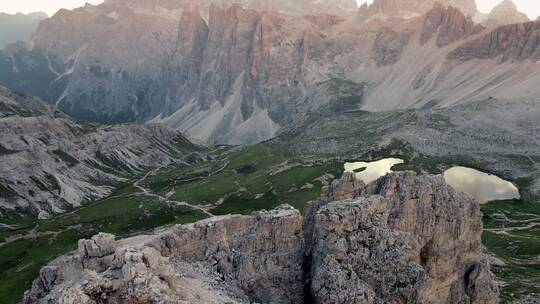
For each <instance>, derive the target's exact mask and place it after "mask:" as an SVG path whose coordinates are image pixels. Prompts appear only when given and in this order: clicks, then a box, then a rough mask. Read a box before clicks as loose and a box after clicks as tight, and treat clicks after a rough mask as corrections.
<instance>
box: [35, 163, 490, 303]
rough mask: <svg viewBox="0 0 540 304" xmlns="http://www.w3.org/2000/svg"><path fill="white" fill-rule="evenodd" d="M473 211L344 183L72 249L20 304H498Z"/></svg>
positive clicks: (409, 179)
mask: <svg viewBox="0 0 540 304" xmlns="http://www.w3.org/2000/svg"><path fill="white" fill-rule="evenodd" d="M481 233H482V223H481V213H480V208H479V203H478V202H477V201H475V200H474V199H472V198H470V197H469V196H467V195H465V194H463V193H460V192H457V191H455V190H454V189H453V188H451V187H450V186H448V185H446V184H445V183H444V180H443V178H442V177H440V176H418V175H416V174H415V173H413V172H400V173H392V174H389V175H387V176H385V177H382V178H380V179H379V180H377V181H375V182H373V183H371V184H369V185H365V184H364V183H362V182H361V181H358V180H356V179H355V177H354V175H353V174H345V175H344V177H343V178H342V179H341V180H339V181H335V182H334V183H333V184H332V185H331V186H329V187H327V188H325V189H324V191H323V193H322V195H321V197H320V198H319V199H318V200H316V201H313V202H311V203H310V204H309V205H308V207H307V208H306V211H305V214H304V216H302V215H301V214H300V212H299V211H297V210H296V209H293V208H292V207H290V206H287V205H284V206H280V207H278V208H277V209H275V210H272V211H260V212H256V213H253V214H252V215H250V216H238V215H230V216H222V217H215V218H211V219H207V220H204V221H201V222H198V223H194V224H190V225H178V226H175V227H172V228H166V229H162V230H159V231H156V232H155V233H154V234H151V235H141V236H137V237H132V238H129V239H125V240H120V241H117V240H115V238H114V236H112V235H109V234H99V235H97V236H94V237H93V238H92V239H90V240H81V241H80V242H79V248H78V250H77V251H76V252H75V253H73V254H70V255H66V256H63V257H60V258H58V259H56V260H55V261H53V262H52V263H51V264H50V265H48V266H46V267H44V268H43V269H42V270H41V273H40V276H39V278H37V279H36V280H35V281H34V284H33V286H32V289H31V290H29V291H28V292H27V293H26V295H25V303H498V302H499V300H498V294H499V291H498V288H497V285H496V283H495V281H494V277H493V275H492V274H491V272H490V270H489V265H488V262H487V259H486V258H484V256H483V254H482V244H481V239H480V237H481Z"/></svg>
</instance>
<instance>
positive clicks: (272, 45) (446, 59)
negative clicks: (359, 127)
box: [0, 0, 540, 144]
mask: <svg viewBox="0 0 540 304" xmlns="http://www.w3.org/2000/svg"><path fill="white" fill-rule="evenodd" d="M285 2H286V4H284V5H276V6H275V7H278V8H280V9H279V10H278V11H270V10H265V9H267V8H268V6H265V3H266V2H264V1H246V2H245V3H242V5H244V6H242V5H240V4H234V5H229V4H228V2H223V1H202V2H193V1H188V0H185V1H166V0H159V1H153V2H152V3H151V4H150V2H148V1H143V0H139V1H129V2H126V1H123V0H109V1H106V2H105V3H103V4H101V5H97V6H93V5H87V6H85V7H83V8H79V9H75V10H73V11H68V10H61V11H59V12H58V13H57V14H56V15H55V16H53V17H52V18H50V19H47V20H45V21H43V22H41V24H40V26H39V27H38V29H37V31H36V32H35V34H34V35H33V38H32V39H31V41H30V42H29V43H27V44H25V45H23V44H18V45H11V46H10V47H8V48H7V49H6V50H5V51H3V52H2V53H1V54H0V66H1V67H2V69H1V70H0V71H1V72H0V84H3V85H5V86H7V87H9V88H11V89H13V90H16V91H24V92H28V93H31V94H34V95H37V96H39V97H41V98H42V99H44V100H47V101H49V102H50V103H53V104H56V105H57V106H58V107H59V108H60V109H62V110H63V111H66V112H67V113H69V114H71V115H73V116H75V117H78V118H82V119H86V120H93V121H99V122H108V123H123V122H160V123H164V124H167V125H168V126H170V127H172V128H174V129H177V130H181V131H184V132H186V133H188V134H190V135H191V136H193V137H195V138H198V139H201V140H203V141H208V142H213V143H214V142H215V143H225V144H245V143H255V142H259V141H262V140H266V139H269V138H272V137H274V136H275V135H276V134H278V133H279V132H280V131H281V130H283V129H286V128H287V127H288V126H290V125H291V124H292V123H293V122H294V121H295V120H296V119H297V118H298V117H300V116H302V115H303V114H305V113H309V112H313V111H319V110H321V109H325V108H332V109H334V110H335V111H346V110H356V109H362V110H368V111H387V110H396V109H426V108H440V107H449V106H455V105H459V104H464V103H470V102H473V101H479V100H483V99H487V98H507V97H512V98H513V99H520V100H526V99H530V98H532V97H534V96H537V95H538V93H540V92H539V90H540V88H539V87H538V86H537V85H536V83H538V81H539V77H540V76H539V74H540V66H539V65H537V64H536V62H537V61H539V60H540V51H538V48H537V47H538V40H537V38H536V37H537V35H538V34H537V32H538V29H539V27H540V23H538V22H523V23H517V24H510V25H503V26H494V23H493V20H500V19H501V18H502V19H503V20H500V22H501V23H505V18H506V17H505V15H504V14H503V15H501V14H500V13H497V11H500V9H499V10H495V11H494V13H492V14H491V15H490V17H489V19H487V20H491V21H490V22H489V24H485V25H482V24H480V23H479V22H475V18H476V17H473V16H471V15H472V14H475V15H476V12H477V11H476V7H475V5H474V1H472V0H461V1H446V2H444V3H442V4H441V3H435V2H434V3H431V2H429V1H413V0H408V1H388V0H377V1H375V2H374V3H373V4H371V5H370V6H368V5H363V6H362V7H360V8H359V9H357V8H356V6H355V5H354V3H350V1H346V0H342V1H334V2H335V3H334V2H332V3H331V4H332V5H331V7H333V8H339V11H331V10H328V9H327V8H326V6H324V5H323V2H320V1H305V2H306V3H303V2H296V1H295V2H291V1H285ZM409 2H410V3H409ZM324 3H325V4H330V3H328V2H324ZM505 3H506V2H505ZM266 5H268V4H266ZM447 5H449V6H447ZM502 5H504V3H503V4H502ZM454 6H455V7H454ZM298 8H309V10H307V11H306V10H299V9H298ZM410 8H414V11H415V12H416V14H415V15H411V14H408V13H404V9H410ZM512 9H515V6H513V7H512ZM506 11H507V12H508V10H506ZM516 11H517V9H516ZM299 12H311V13H313V14H311V15H305V14H304V15H299ZM323 12H324V13H323ZM330 13H334V14H330ZM381 14H384V15H385V16H391V17H392V16H393V17H396V18H390V19H387V18H386V17H385V18H383V19H381V16H382V15H381ZM484 19H485V18H484Z"/></svg>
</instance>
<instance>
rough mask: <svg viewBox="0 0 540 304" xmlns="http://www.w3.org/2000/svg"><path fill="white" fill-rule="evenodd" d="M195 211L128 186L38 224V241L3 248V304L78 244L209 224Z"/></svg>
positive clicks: (0, 284) (0, 259) (23, 230)
mask: <svg viewBox="0 0 540 304" xmlns="http://www.w3.org/2000/svg"><path fill="white" fill-rule="evenodd" d="M205 217H206V215H204V214H202V213H201V212H199V211H198V210H196V209H192V208H187V207H184V206H171V205H167V204H165V203H164V202H160V201H158V200H156V199H154V198H151V197H146V196H142V195H140V194H139V193H138V189H136V188H134V187H133V186H130V185H126V186H123V187H121V188H119V189H118V190H117V191H115V193H113V195H112V196H111V197H109V198H106V199H103V200H100V201H98V202H96V203H93V204H91V205H88V206H85V207H82V208H79V209H76V210H74V211H73V212H70V213H67V214H64V215H59V216H56V217H54V218H52V219H49V220H43V221H38V222H37V224H36V225H35V231H36V233H37V234H36V236H35V237H34V238H31V239H20V240H17V241H14V242H11V243H7V244H5V245H3V246H0V299H2V301H0V302H1V303H18V302H20V300H21V298H22V295H23V292H24V291H25V290H27V289H28V288H30V286H31V283H32V280H33V279H35V278H36V277H37V276H38V273H39V269H40V268H41V267H42V266H44V265H45V264H46V263H48V262H49V261H50V260H52V259H53V258H54V257H56V256H58V255H61V254H65V253H67V252H68V251H71V250H73V249H75V248H76V244H77V241H78V240H79V239H81V238H89V237H91V236H92V235H94V234H96V233H98V232H108V233H113V234H115V235H117V236H118V237H125V236H129V235H132V234H134V233H140V232H144V231H148V230H150V229H154V228H157V227H161V226H164V225H169V224H184V223H191V222H195V221H198V220H201V219H203V218H205ZM30 229H31V228H30V227H24V228H21V229H19V230H17V231H15V230H6V229H4V230H0V236H2V234H5V235H7V236H11V235H15V234H24V233H26V232H28V231H29V230H30Z"/></svg>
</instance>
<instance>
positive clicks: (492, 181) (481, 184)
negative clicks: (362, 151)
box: [345, 158, 520, 204]
mask: <svg viewBox="0 0 540 304" xmlns="http://www.w3.org/2000/svg"><path fill="white" fill-rule="evenodd" d="M403 163H404V160H402V159H399V158H385V159H381V160H378V161H373V162H348V163H345V172H355V173H356V177H357V178H358V179H360V180H362V181H363V182H365V183H370V182H372V181H374V180H376V179H377V178H379V177H382V176H384V175H386V174H387V173H390V172H393V170H392V167H394V166H395V165H398V164H403ZM443 176H444V179H445V180H446V182H447V183H448V184H449V185H451V186H452V187H454V188H455V189H456V190H459V191H463V192H465V193H468V194H470V195H472V196H473V197H474V198H476V199H477V200H478V201H479V202H480V203H482V204H484V203H487V202H490V201H495V200H511V199H519V198H520V194H519V189H518V188H517V187H516V186H515V185H514V184H512V183H511V182H509V181H506V180H504V179H502V178H500V177H498V176H495V175H492V174H488V173H484V172H481V171H478V170H476V169H472V168H467V167H461V166H456V167H452V168H450V169H448V170H446V171H445V172H444V174H443Z"/></svg>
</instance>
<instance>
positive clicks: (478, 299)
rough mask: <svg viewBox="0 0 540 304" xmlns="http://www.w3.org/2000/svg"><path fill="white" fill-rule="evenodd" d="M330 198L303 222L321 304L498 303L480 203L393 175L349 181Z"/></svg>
mask: <svg viewBox="0 0 540 304" xmlns="http://www.w3.org/2000/svg"><path fill="white" fill-rule="evenodd" d="M344 189H348V190H344ZM351 194H352V195H351ZM373 195H375V196H373ZM340 196H342V197H341V200H345V201H341V202H330V203H328V204H325V203H324V201H334V200H336V199H338V200H340ZM327 197H328V198H324V197H323V198H322V199H320V200H319V201H318V202H315V203H314V206H312V207H311V208H308V214H309V215H308V216H307V217H306V220H305V221H306V224H305V225H307V226H308V227H312V228H311V229H309V230H308V231H313V232H312V236H311V242H312V243H311V245H312V249H311V250H312V252H311V257H312V259H311V261H312V262H311V271H312V274H311V275H312V280H313V281H312V284H311V291H312V293H313V295H314V298H316V299H317V298H320V299H321V300H320V301H319V302H318V303H378V302H379V301H381V300H382V301H385V302H388V303H497V302H498V300H497V296H498V288H497V285H496V284H495V282H494V277H493V275H492V274H491V273H490V272H489V267H488V265H487V262H486V260H485V259H484V258H483V257H482V243H481V232H482V222H481V213H480V208H479V204H478V202H476V201H475V200H473V199H471V198H469V197H468V196H466V195H465V194H463V193H458V192H456V191H455V190H454V189H452V188H451V187H449V186H447V185H446V184H445V182H444V180H443V178H442V177H426V176H417V175H416V174H414V173H409V172H405V173H394V174H389V175H387V176H386V177H383V178H381V179H379V180H377V181H375V182H373V183H371V184H370V185H368V186H363V185H361V184H358V182H356V181H355V180H354V178H352V177H350V176H349V177H347V181H346V182H343V181H342V182H341V183H338V184H334V186H333V187H332V188H331V189H330V190H329V191H328V194H327ZM313 208H315V209H318V211H316V212H314V210H313ZM306 239H307V240H309V236H307V237H306ZM308 244H310V242H309V241H308ZM352 287H355V288H352ZM351 288H352V289H351ZM344 290H355V292H352V293H349V294H347V293H346V292H345V293H344V292H343V291H344Z"/></svg>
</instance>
